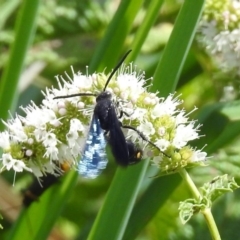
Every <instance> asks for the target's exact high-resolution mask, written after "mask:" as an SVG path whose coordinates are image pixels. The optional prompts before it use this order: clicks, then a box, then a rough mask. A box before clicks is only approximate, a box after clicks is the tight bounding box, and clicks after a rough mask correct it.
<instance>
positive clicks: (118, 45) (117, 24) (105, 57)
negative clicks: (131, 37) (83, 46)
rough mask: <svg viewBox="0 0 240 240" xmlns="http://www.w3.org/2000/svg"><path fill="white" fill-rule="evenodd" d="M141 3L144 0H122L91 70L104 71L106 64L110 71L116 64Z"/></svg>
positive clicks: (95, 56)
mask: <svg viewBox="0 0 240 240" xmlns="http://www.w3.org/2000/svg"><path fill="white" fill-rule="evenodd" d="M141 5H142V1H128V0H122V1H121V3H120V6H119V7H118V10H117V12H116V13H115V16H114V18H113V19H112V21H111V23H110V24H109V27H108V29H107V30H106V33H105V35H104V38H103V39H102V42H101V44H100V45H99V47H98V48H97V50H96V53H95V55H94V57H93V59H92V61H91V64H90V67H89V72H94V71H96V70H97V69H98V70H100V71H102V70H104V69H105V68H106V66H107V68H108V71H110V70H111V69H112V68H113V67H114V66H115V64H116V62H117V60H118V59H119V55H120V53H121V52H122V50H123V45H124V41H125V39H126V36H127V35H128V34H129V32H130V30H131V28H132V23H133V20H134V19H135V17H136V15H137V13H138V11H139V9H140V8H141Z"/></svg>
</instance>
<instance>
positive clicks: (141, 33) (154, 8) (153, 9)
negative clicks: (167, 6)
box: [128, 0, 163, 62]
mask: <svg viewBox="0 0 240 240" xmlns="http://www.w3.org/2000/svg"><path fill="white" fill-rule="evenodd" d="M162 3H163V0H152V1H150V3H149V6H148V9H147V12H146V15H145V17H144V21H143V23H142V24H141V26H140V28H139V29H138V31H137V33H136V35H135V36H134V40H133V42H132V44H131V47H132V52H131V54H130V56H129V58H128V59H129V61H130V62H131V61H133V60H135V59H136V57H137V55H138V53H139V52H140V49H141V47H142V45H143V42H144V40H145V39H146V37H147V35H148V32H149V31H150V29H151V27H152V26H153V24H154V22H155V20H156V19H157V17H158V13H159V9H160V7H161V5H162Z"/></svg>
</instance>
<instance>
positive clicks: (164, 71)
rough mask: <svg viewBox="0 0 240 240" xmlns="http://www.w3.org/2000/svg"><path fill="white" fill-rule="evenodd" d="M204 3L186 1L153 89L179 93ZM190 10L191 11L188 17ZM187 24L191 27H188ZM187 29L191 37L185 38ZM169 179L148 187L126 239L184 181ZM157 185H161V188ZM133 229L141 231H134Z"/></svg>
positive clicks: (135, 209)
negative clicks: (180, 78) (176, 90)
mask: <svg viewBox="0 0 240 240" xmlns="http://www.w3.org/2000/svg"><path fill="white" fill-rule="evenodd" d="M200 2H201V4H200ZM203 3H204V1H194V2H193V1H191V0H188V1H185V2H184V4H183V6H182V9H181V11H180V13H179V15H178V18H177V20H176V23H175V26H174V29H173V32H172V34H171V37H170V40H169V42H168V44H167V47H166V49H165V51H164V54H163V56H162V59H161V61H160V62H159V65H158V68H157V70H156V72H155V75H154V86H153V89H154V90H159V91H161V92H160V93H161V95H164V96H167V95H168V94H169V92H171V91H173V90H175V87H176V83H177V81H178V78H179V75H180V73H181V70H182V68H183V64H184V60H185V58H186V55H187V53H188V51H189V47H190V45H191V43H192V40H193V36H194V33H195V29H196V26H197V23H198V20H199V17H200V14H201V12H202V7H203ZM189 9H194V11H189ZM197 10H198V11H197ZM186 11H187V12H188V13H187V14H186ZM189 22H191V24H189ZM185 25H188V26H187V27H185ZM190 27H191V28H190ZM186 29H187V32H188V34H185V35H182V34H183V33H184V32H185V30H186ZM180 33H181V35H180V36H182V37H181V44H179V38H178V37H177V36H178V34H180ZM183 36H184V37H183ZM177 46H178V47H177ZM176 58H177V60H176ZM175 60H176V61H175ZM173 73H174V74H173ZM165 85H166V88H165ZM167 179H168V181H167V182H165V181H164V178H160V179H159V182H158V181H153V182H152V183H151V184H150V186H149V188H148V189H150V190H146V192H145V193H144V194H143V196H142V197H141V201H140V202H139V204H137V205H136V206H135V207H134V210H133V213H132V215H131V218H130V220H129V224H128V226H127V229H126V239H134V238H135V237H136V235H137V234H138V232H137V231H140V230H141V229H143V228H144V226H145V225H146V224H147V223H148V221H150V220H151V219H152V218H153V217H154V215H155V214H156V213H157V209H159V208H160V207H161V206H163V205H164V204H165V201H166V200H167V198H168V197H169V196H170V195H171V193H172V192H173V191H174V190H175V189H176V188H177V186H178V185H179V183H180V182H181V181H180V178H179V177H178V176H176V175H171V176H169V177H167ZM178 179H179V181H178ZM161 181H163V184H162V185H161V184H160V182H161ZM165 183H166V185H165ZM157 184H159V186H158V185H157ZM161 186H162V188H161ZM157 188H158V191H159V192H164V190H163V189H166V188H167V189H168V191H167V192H164V194H165V195H164V197H163V196H162V195H161V194H157V195H156V194H155V192H156V189H157ZM151 189H152V190H151ZM146 203H151V204H150V205H151V207H150V206H149V204H146ZM139 206H140V207H141V216H148V217H147V218H145V217H139ZM136 219H137V221H136ZM132 229H138V230H136V231H132Z"/></svg>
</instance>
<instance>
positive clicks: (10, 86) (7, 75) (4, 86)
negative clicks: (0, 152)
mask: <svg viewBox="0 0 240 240" xmlns="http://www.w3.org/2000/svg"><path fill="white" fill-rule="evenodd" d="M39 2H40V1H38V0H37V1H31V0H26V1H23V3H22V6H21V11H20V12H19V14H18V18H17V20H16V35H15V40H14V43H13V45H12V47H11V53H10V57H9V62H8V65H7V66H6V69H4V73H3V77H2V79H1V85H0V106H1V112H0V118H1V119H4V120H6V119H7V117H8V110H9V109H10V110H13V109H15V104H16V103H14V102H15V101H14V100H16V99H17V97H18V96H17V86H18V81H19V78H20V75H21V71H22V67H23V64H24V60H25V56H26V53H27V50H28V48H29V46H30V43H31V42H32V38H33V35H34V32H35V29H36V18H37V12H38V9H39ZM3 128H4V127H3V125H2V124H1V126H0V129H1V130H3Z"/></svg>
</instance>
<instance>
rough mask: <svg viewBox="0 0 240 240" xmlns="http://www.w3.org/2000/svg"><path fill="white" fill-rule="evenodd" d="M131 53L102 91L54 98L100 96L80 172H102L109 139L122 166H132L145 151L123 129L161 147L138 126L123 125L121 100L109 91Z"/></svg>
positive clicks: (91, 173)
mask: <svg viewBox="0 0 240 240" xmlns="http://www.w3.org/2000/svg"><path fill="white" fill-rule="evenodd" d="M129 53H130V51H128V52H127V53H126V54H125V55H124V57H123V58H122V60H121V61H120V62H119V63H118V64H117V66H116V67H115V68H114V70H113V71H112V73H111V74H110V76H109V77H108V79H107V82H106V84H105V87H104V89H103V91H102V92H101V93H100V94H98V95H97V94H94V93H77V94H72V95H67V96H58V97H55V98H54V99H58V98H69V97H76V96H95V97H96V106H95V108H94V114H93V118H92V122H91V124H90V129H89V133H88V137H87V140H86V145H85V148H84V151H83V155H82V159H81V161H80V163H79V172H80V173H81V174H82V175H83V176H86V177H90V178H94V177H96V176H97V175H98V174H99V173H100V172H101V171H102V169H103V168H105V167H106V163H107V157H106V153H105V146H106V142H105V140H107V142H108V144H109V146H110V148H111V150H112V154H113V156H114V158H115V160H116V162H117V163H118V164H119V165H121V166H128V165H131V164H135V163H137V162H139V161H140V160H141V158H142V150H141V149H140V148H138V147H136V146H135V145H134V144H133V143H132V142H131V141H130V140H126V138H125V136H124V134H123V132H122V128H127V129H131V130H134V131H136V132H137V133H138V135H139V136H140V137H141V138H142V139H143V140H145V141H147V142H148V143H150V144H152V145H153V146H154V147H156V148H157V146H156V145H155V144H153V143H152V142H150V141H149V140H147V139H146V137H145V136H144V135H143V134H142V133H141V132H139V131H138V130H137V129H135V128H133V127H131V126H125V125H122V123H121V122H120V121H119V118H118V116H117V112H116V110H117V103H115V102H114V101H113V100H112V94H111V93H110V92H109V91H106V88H107V86H108V84H109V82H110V80H111V78H112V76H113V75H114V74H115V72H116V71H117V70H118V68H119V67H120V65H121V64H122V63H123V61H124V60H125V58H126V57H127V55H128V54H129ZM122 115H123V112H122V111H121V110H120V117H121V116H122Z"/></svg>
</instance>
